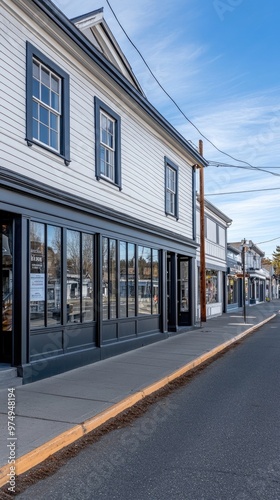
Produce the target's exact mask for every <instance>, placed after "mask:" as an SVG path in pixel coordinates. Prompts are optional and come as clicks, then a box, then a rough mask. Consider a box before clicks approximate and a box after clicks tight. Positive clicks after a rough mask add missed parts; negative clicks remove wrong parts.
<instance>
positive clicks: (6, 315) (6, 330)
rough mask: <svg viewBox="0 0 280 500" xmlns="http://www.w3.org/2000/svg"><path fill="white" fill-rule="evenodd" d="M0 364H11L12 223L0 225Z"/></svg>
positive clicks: (5, 220)
mask: <svg viewBox="0 0 280 500" xmlns="http://www.w3.org/2000/svg"><path fill="white" fill-rule="evenodd" d="M0 247H1V257H0V288H1V307H0V363H12V335H13V221H12V220H8V219H2V218H1V223H0Z"/></svg>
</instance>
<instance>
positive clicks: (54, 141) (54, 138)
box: [50, 130, 58, 150]
mask: <svg viewBox="0 0 280 500" xmlns="http://www.w3.org/2000/svg"><path fill="white" fill-rule="evenodd" d="M50 146H51V147H52V148H53V149H56V150H58V133H57V132H54V130H51V131H50Z"/></svg>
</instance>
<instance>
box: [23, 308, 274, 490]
mask: <svg viewBox="0 0 280 500" xmlns="http://www.w3.org/2000/svg"><path fill="white" fill-rule="evenodd" d="M17 498H19V499H28V500H30V498H32V499H33V500H37V499H38V500H44V499H49V498H51V499H52V500H56V499H57V500H64V499H71V500H72V499H73V500H76V499H79V500H86V499H93V500H95V499H100V500H114V499H117V500H132V499H133V500H148V499H152V500H167V499H168V500H173V499H176V500H225V499H226V500H258V499H260V500H279V499H280V316H279V315H278V316H277V317H276V318H275V319H274V320H272V321H270V322H269V323H267V324H266V325H264V326H263V327H262V328H261V329H260V330H258V331H257V332H256V333H254V334H253V335H251V336H249V337H248V338H247V339H245V340H244V341H243V342H242V343H241V344H239V345H238V346H237V347H235V348H234V349H231V350H230V351H228V352H227V353H226V354H224V355H223V356H222V357H220V358H219V359H217V360H216V361H214V362H213V363H212V364H211V365H209V366H208V367H207V368H205V369H204V370H203V371H202V372H200V373H198V374H197V375H196V376H195V377H194V378H193V379H192V380H191V381H190V382H188V383H187V384H186V385H184V386H183V387H180V388H179V389H177V390H175V391H174V392H173V393H172V394H170V395H169V396H168V397H165V398H163V399H161V400H160V401H159V402H157V403H156V404H154V405H152V406H151V407H150V408H149V410H148V411H147V412H146V413H145V415H144V416H142V417H140V418H137V419H135V420H133V421H132V422H131V423H130V424H129V425H128V426H127V427H125V428H121V429H117V430H116V431H113V432H111V433H109V434H107V435H105V436H104V437H103V438H102V439H100V440H99V441H98V442H97V443H95V444H93V445H90V446H88V447H86V448H85V449H84V450H82V451H81V452H80V453H79V455H78V456H76V457H75V458H73V459H71V460H69V461H68V462H67V463H66V465H64V466H62V467H61V468H60V469H59V470H58V471H57V472H56V473H55V474H54V475H53V476H50V477H48V478H46V479H45V480H43V481H39V482H37V483H36V484H35V485H34V486H31V487H30V488H28V489H27V490H26V491H25V492H24V493H22V494H20V495H18V496H17Z"/></svg>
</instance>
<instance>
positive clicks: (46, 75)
mask: <svg viewBox="0 0 280 500" xmlns="http://www.w3.org/2000/svg"><path fill="white" fill-rule="evenodd" d="M41 80H42V83H44V84H45V85H46V86H47V87H50V72H49V70H48V69H47V68H44V67H43V66H41Z"/></svg>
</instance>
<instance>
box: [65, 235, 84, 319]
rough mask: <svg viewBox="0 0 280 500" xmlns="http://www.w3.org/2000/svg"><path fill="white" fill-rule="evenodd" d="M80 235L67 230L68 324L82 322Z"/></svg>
mask: <svg viewBox="0 0 280 500" xmlns="http://www.w3.org/2000/svg"><path fill="white" fill-rule="evenodd" d="M80 259H81V256H80V233H79V232H78V231H71V230H67V322H68V323H79V322H80V321H81V303H80V297H81V287H80V279H81V278H80V275H81V265H80V262H81V260H80Z"/></svg>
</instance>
